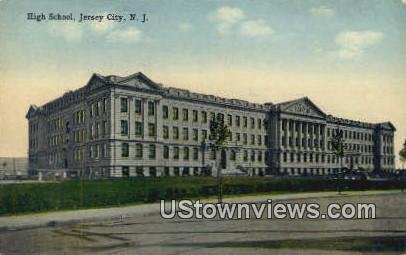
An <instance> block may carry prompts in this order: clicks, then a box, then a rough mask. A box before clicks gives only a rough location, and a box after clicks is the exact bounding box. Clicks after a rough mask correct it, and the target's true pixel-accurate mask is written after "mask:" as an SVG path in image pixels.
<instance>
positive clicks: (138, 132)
mask: <svg viewBox="0 0 406 255" xmlns="http://www.w3.org/2000/svg"><path fill="white" fill-rule="evenodd" d="M135 135H136V136H142V122H139V121H136V122H135Z"/></svg>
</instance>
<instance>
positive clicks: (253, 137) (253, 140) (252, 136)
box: [251, 135, 255, 145]
mask: <svg viewBox="0 0 406 255" xmlns="http://www.w3.org/2000/svg"><path fill="white" fill-rule="evenodd" d="M254 144H255V135H251V145H254Z"/></svg>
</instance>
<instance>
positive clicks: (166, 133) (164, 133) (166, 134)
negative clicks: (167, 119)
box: [162, 126, 169, 139]
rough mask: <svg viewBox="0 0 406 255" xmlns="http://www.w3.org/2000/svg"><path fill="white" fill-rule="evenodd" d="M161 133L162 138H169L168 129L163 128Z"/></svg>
mask: <svg viewBox="0 0 406 255" xmlns="http://www.w3.org/2000/svg"><path fill="white" fill-rule="evenodd" d="M162 131H163V138H164V139H168V138H169V127H168V126H163V128H162Z"/></svg>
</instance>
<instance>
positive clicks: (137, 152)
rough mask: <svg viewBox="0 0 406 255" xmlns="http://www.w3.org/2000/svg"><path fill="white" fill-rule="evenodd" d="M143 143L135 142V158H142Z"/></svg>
mask: <svg viewBox="0 0 406 255" xmlns="http://www.w3.org/2000/svg"><path fill="white" fill-rule="evenodd" d="M142 154H143V153H142V144H141V143H136V144H135V158H137V159H142Z"/></svg>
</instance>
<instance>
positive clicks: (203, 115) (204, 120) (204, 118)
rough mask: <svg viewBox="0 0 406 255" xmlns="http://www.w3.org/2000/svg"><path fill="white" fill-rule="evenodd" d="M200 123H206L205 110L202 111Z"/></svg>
mask: <svg viewBox="0 0 406 255" xmlns="http://www.w3.org/2000/svg"><path fill="white" fill-rule="evenodd" d="M202 123H207V112H205V111H202Z"/></svg>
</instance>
